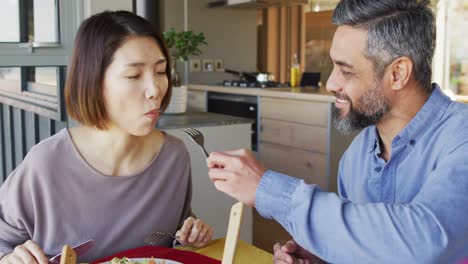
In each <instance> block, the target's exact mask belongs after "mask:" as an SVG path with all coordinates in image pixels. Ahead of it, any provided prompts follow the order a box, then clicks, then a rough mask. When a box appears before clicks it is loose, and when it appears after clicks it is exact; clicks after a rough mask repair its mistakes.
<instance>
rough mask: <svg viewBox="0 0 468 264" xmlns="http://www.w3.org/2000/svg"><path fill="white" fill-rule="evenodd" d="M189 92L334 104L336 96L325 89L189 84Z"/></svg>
mask: <svg viewBox="0 0 468 264" xmlns="http://www.w3.org/2000/svg"><path fill="white" fill-rule="evenodd" d="M188 89H189V90H193V91H208V92H218V93H229V94H243V95H253V96H264V97H272V98H286V99H296V100H305V101H321V102H334V101H335V96H334V95H333V94H331V93H329V92H327V91H326V90H325V88H324V87H320V88H310V87H294V88H291V87H284V88H241V87H226V86H217V85H208V84H189V85H188Z"/></svg>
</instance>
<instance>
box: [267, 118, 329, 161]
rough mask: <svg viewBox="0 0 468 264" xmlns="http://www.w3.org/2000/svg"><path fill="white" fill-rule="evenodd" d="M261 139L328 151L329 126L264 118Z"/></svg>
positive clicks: (314, 150)
mask: <svg viewBox="0 0 468 264" xmlns="http://www.w3.org/2000/svg"><path fill="white" fill-rule="evenodd" d="M260 140H261V141H262V142H269V143H275V144H280V145H284V146H287V147H295V148H298V149H303V150H309V151H313V152H320V153H324V154H326V153H327V128H325V127H321V126H310V125H303V124H298V123H290V122H284V121H278V120H273V119H267V118H262V119H261V129H260Z"/></svg>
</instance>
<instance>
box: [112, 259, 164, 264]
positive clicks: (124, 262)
mask: <svg viewBox="0 0 468 264" xmlns="http://www.w3.org/2000/svg"><path fill="white" fill-rule="evenodd" d="M111 264H166V261H165V260H161V261H159V260H155V259H154V258H151V259H143V262H140V261H134V260H131V259H129V258H113V259H112V260H111Z"/></svg>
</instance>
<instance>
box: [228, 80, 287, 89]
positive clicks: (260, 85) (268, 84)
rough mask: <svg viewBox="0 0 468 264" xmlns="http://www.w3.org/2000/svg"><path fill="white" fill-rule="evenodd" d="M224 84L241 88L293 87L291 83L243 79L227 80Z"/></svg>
mask: <svg viewBox="0 0 468 264" xmlns="http://www.w3.org/2000/svg"><path fill="white" fill-rule="evenodd" d="M223 86H226V87H241V88H281V87H291V85H290V84H289V83H280V82H248V81H242V80H225V81H223Z"/></svg>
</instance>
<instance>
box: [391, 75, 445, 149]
mask: <svg viewBox="0 0 468 264" xmlns="http://www.w3.org/2000/svg"><path fill="white" fill-rule="evenodd" d="M432 87H433V90H432V94H431V96H430V97H429V99H428V100H427V101H426V103H424V105H423V107H422V108H421V109H420V110H419V111H418V113H416V115H415V116H414V117H413V119H412V120H411V121H410V122H409V123H408V125H406V127H405V128H403V130H401V131H400V133H398V135H397V136H396V137H395V139H394V140H393V142H394V143H395V144H398V141H400V142H402V143H404V144H406V143H407V142H408V141H409V140H411V139H414V138H415V137H416V136H417V135H418V133H419V132H420V131H421V130H422V129H424V128H425V127H427V126H428V125H430V124H431V123H433V122H434V121H436V120H439V119H440V118H441V117H442V115H443V114H444V112H445V110H446V109H447V107H448V106H449V104H450V102H451V100H450V98H449V97H448V96H446V95H445V94H444V93H443V92H442V90H441V89H440V87H439V85H437V84H436V83H434V84H432Z"/></svg>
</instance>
